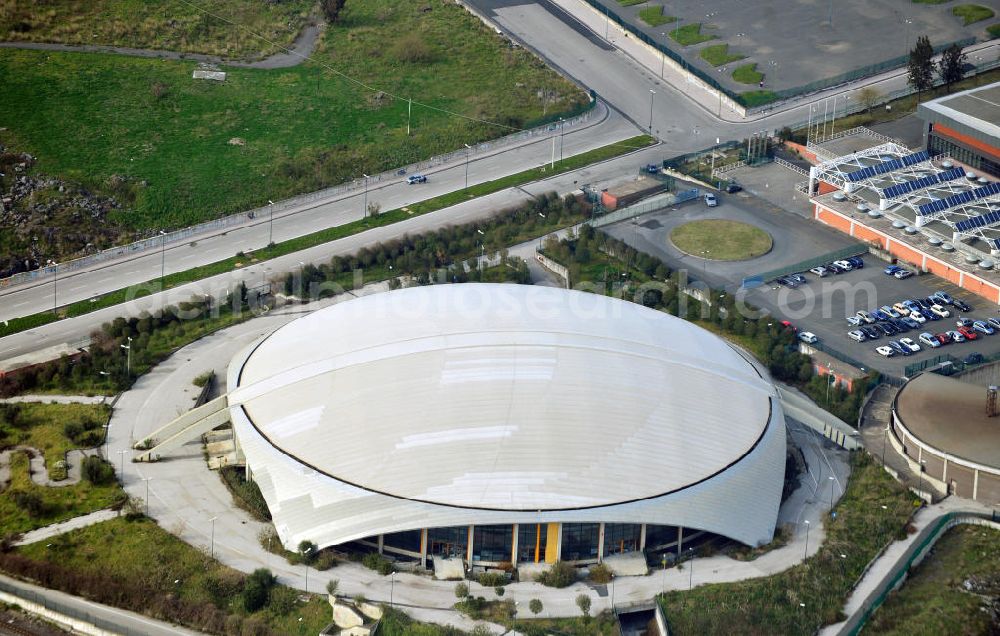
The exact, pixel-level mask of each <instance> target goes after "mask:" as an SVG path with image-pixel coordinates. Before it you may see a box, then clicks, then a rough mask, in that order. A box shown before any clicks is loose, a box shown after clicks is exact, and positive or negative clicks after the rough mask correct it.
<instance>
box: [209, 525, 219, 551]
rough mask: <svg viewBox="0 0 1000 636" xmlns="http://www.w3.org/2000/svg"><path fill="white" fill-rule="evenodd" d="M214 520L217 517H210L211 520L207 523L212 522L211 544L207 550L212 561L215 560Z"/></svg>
mask: <svg viewBox="0 0 1000 636" xmlns="http://www.w3.org/2000/svg"><path fill="white" fill-rule="evenodd" d="M216 519H218V517H212V518H211V519H209V521H211V522H212V540H211V544H210V545H211V548H209V554H210V555H211V556H212V558H213V559H214V558H215V520H216Z"/></svg>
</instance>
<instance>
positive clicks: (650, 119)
mask: <svg viewBox="0 0 1000 636" xmlns="http://www.w3.org/2000/svg"><path fill="white" fill-rule="evenodd" d="M655 96H656V91H654V90H653V89H649V134H650V135H652V134H653V98H654V97H655Z"/></svg>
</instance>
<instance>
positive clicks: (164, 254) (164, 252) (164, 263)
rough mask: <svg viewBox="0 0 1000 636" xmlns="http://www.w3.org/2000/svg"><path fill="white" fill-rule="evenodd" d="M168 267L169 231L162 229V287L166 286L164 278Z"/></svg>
mask: <svg viewBox="0 0 1000 636" xmlns="http://www.w3.org/2000/svg"><path fill="white" fill-rule="evenodd" d="M166 267H167V233H166V232H164V231H163V230H160V288H161V289H163V288H164V286H165V285H164V282H163V278H164V276H165V275H166Z"/></svg>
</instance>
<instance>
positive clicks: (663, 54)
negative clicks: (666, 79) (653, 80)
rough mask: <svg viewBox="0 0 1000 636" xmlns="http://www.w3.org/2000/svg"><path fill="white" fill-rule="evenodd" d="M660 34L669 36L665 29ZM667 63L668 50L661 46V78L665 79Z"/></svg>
mask: <svg viewBox="0 0 1000 636" xmlns="http://www.w3.org/2000/svg"><path fill="white" fill-rule="evenodd" d="M660 35H662V36H663V37H667V34H666V32H663V31H661V32H660ZM666 63H667V52H666V51H665V50H663V49H662V48H661V49H660V79H663V67H664V66H665V65H666Z"/></svg>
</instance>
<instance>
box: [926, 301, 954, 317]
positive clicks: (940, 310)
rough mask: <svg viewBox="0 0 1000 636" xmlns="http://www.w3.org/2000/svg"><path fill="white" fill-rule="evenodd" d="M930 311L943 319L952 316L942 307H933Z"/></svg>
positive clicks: (935, 305)
mask: <svg viewBox="0 0 1000 636" xmlns="http://www.w3.org/2000/svg"><path fill="white" fill-rule="evenodd" d="M930 311H931V313H934V314H936V315H938V316H941V317H942V318H948V317H950V316H951V312H950V311H948V310H947V309H945V308H944V307H943V306H942V305H937V304H934V305H931V308H930Z"/></svg>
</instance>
